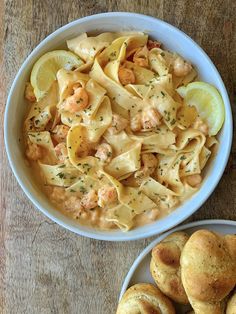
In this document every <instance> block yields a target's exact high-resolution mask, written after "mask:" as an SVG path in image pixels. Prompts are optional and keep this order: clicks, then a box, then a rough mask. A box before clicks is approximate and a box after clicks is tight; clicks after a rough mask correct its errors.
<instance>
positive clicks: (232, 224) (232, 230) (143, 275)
mask: <svg viewBox="0 0 236 314" xmlns="http://www.w3.org/2000/svg"><path fill="white" fill-rule="evenodd" d="M199 229H208V230H212V231H216V232H219V233H221V234H236V221H232V220H214V219H212V220H201V221H195V222H192V223H189V224H186V225H183V226H180V227H177V228H174V229H172V230H171V231H168V232H165V233H163V234H162V235H160V236H159V237H158V238H157V239H156V240H154V241H153V242H152V243H150V244H149V245H148V246H147V247H146V248H145V249H144V250H143V251H142V252H141V254H140V255H139V256H138V258H137V259H136V260H135V262H134V263H133V265H132V266H131V268H130V270H129V272H128V274H127V275H126V278H125V280H124V283H123V285H122V289H121V292H120V298H119V300H120V299H121V297H122V295H123V294H124V293H125V291H126V290H127V289H128V288H129V287H130V286H132V285H134V284H136V283H141V282H147V283H153V284H155V282H154V280H153V278H152V276H151V273H150V271H149V265H150V261H151V251H152V249H153V248H154V246H155V245H157V243H159V242H161V241H162V240H163V239H164V238H166V237H167V236H168V235H169V234H171V233H173V232H175V231H180V230H181V231H185V232H187V233H188V234H192V233H193V232H195V231H196V230H199ZM176 309H177V313H179V314H182V313H183V314H184V313H186V311H187V310H189V309H190V307H189V306H180V305H178V306H176Z"/></svg>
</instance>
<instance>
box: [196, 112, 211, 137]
mask: <svg viewBox="0 0 236 314" xmlns="http://www.w3.org/2000/svg"><path fill="white" fill-rule="evenodd" d="M192 127H193V128H194V129H196V130H198V131H200V132H202V133H203V134H204V135H205V136H207V135H208V132H209V127H208V125H207V124H206V123H205V122H203V121H202V119H200V118H199V117H197V118H196V120H195V121H194V123H193V125H192Z"/></svg>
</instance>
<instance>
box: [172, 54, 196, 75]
mask: <svg viewBox="0 0 236 314" xmlns="http://www.w3.org/2000/svg"><path fill="white" fill-rule="evenodd" d="M173 69H174V74H175V75H176V76H185V75H187V74H188V73H189V72H190V71H191V70H192V66H191V64H190V63H188V62H187V61H185V60H184V59H183V58H181V57H177V58H176V59H175V61H174V64H173Z"/></svg>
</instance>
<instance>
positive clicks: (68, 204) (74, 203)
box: [65, 195, 83, 214]
mask: <svg viewBox="0 0 236 314" xmlns="http://www.w3.org/2000/svg"><path fill="white" fill-rule="evenodd" d="M82 208H83V207H82V205H81V200H80V199H79V198H78V197H77V196H74V195H73V196H70V197H68V198H67V200H66V201H65V209H66V210H68V211H76V212H77V213H78V214H79V213H80V212H81V210H82Z"/></svg>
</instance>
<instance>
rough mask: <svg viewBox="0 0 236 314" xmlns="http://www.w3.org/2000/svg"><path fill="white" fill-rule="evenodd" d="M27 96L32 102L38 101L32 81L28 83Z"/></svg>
mask: <svg viewBox="0 0 236 314" xmlns="http://www.w3.org/2000/svg"><path fill="white" fill-rule="evenodd" d="M25 98H26V99H27V100H29V101H30V102H34V101H36V97H35V94H34V89H33V86H32V85H31V84H30V83H26V87H25Z"/></svg>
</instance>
